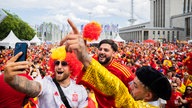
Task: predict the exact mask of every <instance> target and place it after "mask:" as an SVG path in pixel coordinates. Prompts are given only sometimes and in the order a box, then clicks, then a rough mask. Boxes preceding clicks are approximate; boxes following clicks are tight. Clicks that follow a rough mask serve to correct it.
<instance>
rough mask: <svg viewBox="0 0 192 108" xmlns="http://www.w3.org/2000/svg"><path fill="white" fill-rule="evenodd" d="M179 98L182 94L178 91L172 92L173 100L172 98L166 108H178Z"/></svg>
mask: <svg viewBox="0 0 192 108" xmlns="http://www.w3.org/2000/svg"><path fill="white" fill-rule="evenodd" d="M178 96H180V97H181V96H182V94H181V93H180V92H178V91H176V92H174V91H172V93H171V98H170V100H168V101H167V104H166V108H178V107H177V106H176V104H175V102H176V101H177V97H178Z"/></svg>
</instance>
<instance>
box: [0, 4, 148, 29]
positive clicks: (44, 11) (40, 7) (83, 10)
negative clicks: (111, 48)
mask: <svg viewBox="0 0 192 108" xmlns="http://www.w3.org/2000/svg"><path fill="white" fill-rule="evenodd" d="M0 8H3V9H5V10H8V11H10V13H15V14H17V15H18V16H19V17H20V18H21V19H22V20H24V21H25V22H27V23H29V24H30V25H35V24H37V25H40V24H41V23H43V22H52V23H55V24H66V23H67V22H66V19H67V18H70V19H71V20H72V21H73V22H74V23H75V24H76V25H81V24H85V23H88V22H89V21H93V20H94V21H97V22H99V23H102V24H112V23H113V24H119V27H125V26H129V25H130V23H129V22H128V19H130V18H131V0H0ZM134 18H135V19H136V20H137V21H136V22H135V24H139V23H144V22H148V21H149V20H150V19H149V18H150V0H134Z"/></svg>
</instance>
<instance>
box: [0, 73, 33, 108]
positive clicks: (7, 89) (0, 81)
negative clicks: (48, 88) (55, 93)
mask: <svg viewBox="0 0 192 108" xmlns="http://www.w3.org/2000/svg"><path fill="white" fill-rule="evenodd" d="M20 76H23V77H27V78H28V79H30V80H32V78H31V77H30V76H28V75H26V74H21V75H20ZM0 87H1V89H0V108H21V107H22V105H23V101H24V99H25V97H26V96H27V95H26V94H24V93H21V92H18V91H16V90H15V89H13V88H11V86H9V85H8V84H7V83H6V82H5V81H4V74H1V75H0Z"/></svg>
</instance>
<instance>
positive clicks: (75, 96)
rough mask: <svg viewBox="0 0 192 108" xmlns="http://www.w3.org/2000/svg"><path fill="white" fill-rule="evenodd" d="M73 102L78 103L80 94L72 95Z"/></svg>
mask: <svg viewBox="0 0 192 108" xmlns="http://www.w3.org/2000/svg"><path fill="white" fill-rule="evenodd" d="M72 101H75V102H77V101H78V94H76V93H74V94H72Z"/></svg>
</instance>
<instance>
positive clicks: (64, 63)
mask: <svg viewBox="0 0 192 108" xmlns="http://www.w3.org/2000/svg"><path fill="white" fill-rule="evenodd" d="M60 63H61V65H62V66H67V62H66V61H55V66H59V64H60Z"/></svg>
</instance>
